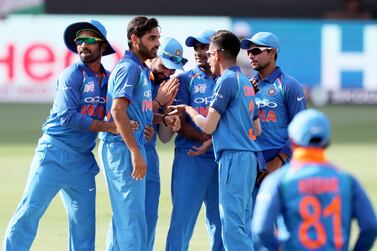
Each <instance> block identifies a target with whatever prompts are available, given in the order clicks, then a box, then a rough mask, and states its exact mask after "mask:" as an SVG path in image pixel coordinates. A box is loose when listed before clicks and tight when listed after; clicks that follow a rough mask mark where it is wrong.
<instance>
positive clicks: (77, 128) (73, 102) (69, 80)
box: [42, 61, 109, 152]
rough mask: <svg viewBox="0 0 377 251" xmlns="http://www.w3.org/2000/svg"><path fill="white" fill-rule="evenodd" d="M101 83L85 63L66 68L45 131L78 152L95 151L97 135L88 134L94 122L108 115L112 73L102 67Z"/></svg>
mask: <svg viewBox="0 0 377 251" xmlns="http://www.w3.org/2000/svg"><path fill="white" fill-rule="evenodd" d="M101 71H102V75H103V76H102V82H101V83H99V80H98V77H97V76H96V74H95V73H94V72H92V71H91V70H90V69H89V68H88V66H86V65H85V64H84V63H82V62H81V61H80V62H77V63H74V64H72V65H70V66H69V67H67V68H66V69H65V70H64V71H63V72H62V73H61V74H60V76H59V79H58V82H57V86H56V92H55V98H54V104H53V107H52V109H51V111H50V116H49V117H48V118H47V121H46V122H45V123H44V125H43V127H42V130H43V132H44V133H45V134H48V135H50V136H53V137H54V138H56V139H58V140H60V141H61V142H63V143H65V144H66V145H67V146H69V147H72V149H74V150H76V151H79V152H88V151H91V150H92V149H93V148H94V147H95V140H96V137H97V133H96V132H91V131H89V127H90V126H91V124H92V121H93V119H98V120H102V119H103V118H104V117H105V114H106V110H105V109H106V92H107V81H108V76H109V72H107V71H106V70H105V69H104V68H103V67H102V66H101Z"/></svg>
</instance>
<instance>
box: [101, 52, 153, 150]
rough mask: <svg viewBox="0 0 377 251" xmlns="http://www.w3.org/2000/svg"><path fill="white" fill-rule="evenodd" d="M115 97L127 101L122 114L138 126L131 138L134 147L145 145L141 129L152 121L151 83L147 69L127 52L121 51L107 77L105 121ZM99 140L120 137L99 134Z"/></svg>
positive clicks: (112, 139) (118, 139) (120, 138)
mask: <svg viewBox="0 0 377 251" xmlns="http://www.w3.org/2000/svg"><path fill="white" fill-rule="evenodd" d="M116 98H126V99H128V100H129V101H130V104H129V105H128V107H127V110H126V111H125V112H127V114H128V117H129V119H130V120H135V121H137V122H138V123H139V128H138V130H137V131H136V132H134V136H135V140H136V142H137V144H138V145H139V146H143V145H144V144H145V143H146V139H145V137H144V128H145V126H147V125H150V124H151V123H152V120H153V110H152V92H151V83H150V79H149V68H148V67H147V66H146V65H145V64H144V63H143V62H141V61H140V60H139V59H138V58H137V57H136V55H135V54H134V53H133V52H131V51H126V52H125V55H124V56H123V57H122V58H121V59H120V60H119V62H118V63H117V64H116V66H115V67H114V69H113V71H112V72H111V74H110V78H109V84H108V90H107V105H106V113H107V117H106V119H107V120H112V118H111V115H110V110H111V106H112V103H113V99H116ZM101 139H103V140H104V141H123V139H122V136H121V135H114V134H112V133H109V132H105V133H103V134H102V135H101Z"/></svg>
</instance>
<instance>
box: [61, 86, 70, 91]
mask: <svg viewBox="0 0 377 251" xmlns="http://www.w3.org/2000/svg"><path fill="white" fill-rule="evenodd" d="M70 89H71V87H68V86H63V88H62V90H63V91H66V90H70Z"/></svg>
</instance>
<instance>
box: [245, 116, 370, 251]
mask: <svg viewBox="0 0 377 251" xmlns="http://www.w3.org/2000/svg"><path fill="white" fill-rule="evenodd" d="M288 132H289V137H290V138H291V141H292V145H293V157H292V160H291V161H290V163H289V164H288V165H286V166H285V167H283V168H282V169H279V170H278V171H276V172H274V173H273V174H271V175H269V176H268V177H267V178H266V179H265V181H264V182H263V183H262V186H261V189H260V191H259V194H258V196H257V201H256V205H255V211H254V215H253V221H252V222H253V232H254V233H255V236H256V237H257V241H259V242H261V243H262V244H263V245H264V246H265V247H266V248H268V250H289V251H295V250H323V251H325V250H326V251H327V250H350V249H349V247H348V246H349V241H350V231H351V222H352V219H354V218H355V219H356V220H357V222H358V225H359V229H360V233H359V235H358V238H357V241H356V244H355V246H354V248H353V249H352V250H359V251H366V250H370V249H371V248H372V246H373V243H374V241H375V239H376V236H377V218H376V215H375V213H374V211H373V208H372V205H371V203H370V201H369V199H368V197H367V194H366V193H365V191H364V190H363V188H362V187H361V185H360V184H359V183H358V182H357V180H356V179H355V178H354V177H352V176H351V175H350V174H348V173H346V172H343V171H341V170H339V169H338V168H336V167H334V166H333V165H332V164H331V163H330V162H329V161H328V160H327V159H326V157H325V148H326V147H327V146H328V145H329V143H330V123H329V120H328V118H327V117H326V115H325V114H323V113H322V112H319V111H316V110H312V109H310V110H306V111H302V112H300V113H298V114H297V115H296V116H295V118H294V119H293V121H292V122H291V124H290V125H289V127H288ZM278 215H283V218H284V222H285V225H286V226H287V229H288V232H289V238H288V239H287V240H286V241H285V242H283V243H279V240H278V239H277V238H276V236H275V228H274V222H275V220H276V218H277V216H278Z"/></svg>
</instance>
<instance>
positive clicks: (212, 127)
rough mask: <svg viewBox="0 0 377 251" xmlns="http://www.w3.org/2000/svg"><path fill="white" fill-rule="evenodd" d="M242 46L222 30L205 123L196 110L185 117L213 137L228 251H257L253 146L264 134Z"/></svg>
mask: <svg viewBox="0 0 377 251" xmlns="http://www.w3.org/2000/svg"><path fill="white" fill-rule="evenodd" d="M239 51H240V41H239V39H238V38H237V36H235V35H234V34H233V33H231V32H229V31H226V30H220V31H217V32H216V33H215V34H214V35H213V37H212V38H211V44H210V47H209V50H208V51H207V55H208V62H209V64H210V67H211V72H212V73H213V74H214V75H221V76H220V77H219V78H218V80H217V81H216V85H215V88H214V91H213V96H212V100H211V102H210V107H209V109H208V114H207V117H204V116H203V115H200V114H199V113H198V112H197V111H196V110H195V109H194V108H193V107H191V106H186V105H179V106H176V108H177V110H178V111H185V112H186V113H187V114H188V115H189V116H190V118H191V119H192V120H193V121H194V123H195V124H196V125H197V126H199V128H201V129H202V130H203V131H204V132H206V133H208V134H212V140H213V149H214V153H215V158H216V161H217V162H218V164H219V209H220V218H221V228H222V240H223V244H224V247H225V250H227V251H233V250H234V251H239V250H254V249H253V241H252V236H251V210H252V205H253V201H252V192H253V189H254V184H255V180H256V175H257V156H256V155H257V154H256V152H258V151H260V148H259V147H258V145H257V144H256V142H255V139H256V136H258V135H259V134H260V133H261V128H260V123H259V118H258V114H257V107H256V105H255V93H254V89H253V87H252V85H251V84H250V82H249V80H248V79H247V77H246V76H245V75H243V74H242V73H241V70H240V68H239V67H238V66H237V65H236V58H237V55H238V53H239Z"/></svg>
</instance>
